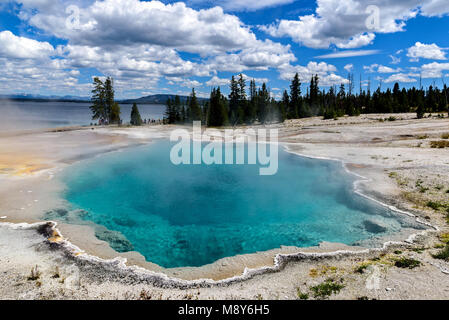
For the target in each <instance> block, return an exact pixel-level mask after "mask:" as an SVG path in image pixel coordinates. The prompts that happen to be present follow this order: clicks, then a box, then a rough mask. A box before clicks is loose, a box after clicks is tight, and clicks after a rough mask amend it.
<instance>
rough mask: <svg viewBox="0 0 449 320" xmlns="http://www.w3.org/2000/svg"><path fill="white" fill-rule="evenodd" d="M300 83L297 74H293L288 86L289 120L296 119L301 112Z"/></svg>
mask: <svg viewBox="0 0 449 320" xmlns="http://www.w3.org/2000/svg"><path fill="white" fill-rule="evenodd" d="M299 109H302V108H301V81H300V80H299V74H298V73H297V74H295V77H294V78H293V80H292V84H291V85H290V105H289V108H288V112H287V116H288V118H289V119H297V118H298V116H299V113H300V112H301V110H299Z"/></svg>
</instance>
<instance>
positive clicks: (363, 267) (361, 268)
mask: <svg viewBox="0 0 449 320" xmlns="http://www.w3.org/2000/svg"><path fill="white" fill-rule="evenodd" d="M367 268H368V264H362V265H360V266H358V267H357V268H355V269H354V272H355V273H361V274H363V273H365V270H366V269H367Z"/></svg>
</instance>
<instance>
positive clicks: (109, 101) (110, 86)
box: [104, 77, 117, 123]
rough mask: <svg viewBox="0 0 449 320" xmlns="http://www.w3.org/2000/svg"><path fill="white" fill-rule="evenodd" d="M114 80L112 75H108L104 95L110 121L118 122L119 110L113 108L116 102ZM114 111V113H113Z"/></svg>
mask: <svg viewBox="0 0 449 320" xmlns="http://www.w3.org/2000/svg"><path fill="white" fill-rule="evenodd" d="M114 95H115V93H114V80H113V79H112V78H111V77H107V78H106V81H105V82H104V97H105V103H106V113H107V115H108V121H109V123H116V121H117V119H116V118H115V117H116V116H117V114H116V112H117V110H112V109H113V107H116V106H114V104H115V102H114ZM113 113H114V114H113Z"/></svg>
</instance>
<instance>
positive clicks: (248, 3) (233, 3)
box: [188, 0, 296, 11]
mask: <svg viewBox="0 0 449 320" xmlns="http://www.w3.org/2000/svg"><path fill="white" fill-rule="evenodd" d="M295 1H296V0H245V1H242V0H218V1H214V0H190V1H188V3H192V4H198V3H203V4H204V3H207V4H213V5H219V6H221V7H223V8H224V9H226V10H229V11H255V10H259V9H263V8H269V7H276V6H280V5H285V4H289V3H293V2H295Z"/></svg>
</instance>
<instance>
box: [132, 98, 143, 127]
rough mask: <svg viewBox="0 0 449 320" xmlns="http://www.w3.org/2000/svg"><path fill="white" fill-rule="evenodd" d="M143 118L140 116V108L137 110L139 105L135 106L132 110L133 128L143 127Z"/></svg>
mask: <svg viewBox="0 0 449 320" xmlns="http://www.w3.org/2000/svg"><path fill="white" fill-rule="evenodd" d="M142 122H143V121H142V117H141V116H140V112H139V108H137V104H135V103H134V104H133V107H132V109H131V124H132V125H133V126H141V125H142Z"/></svg>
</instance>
